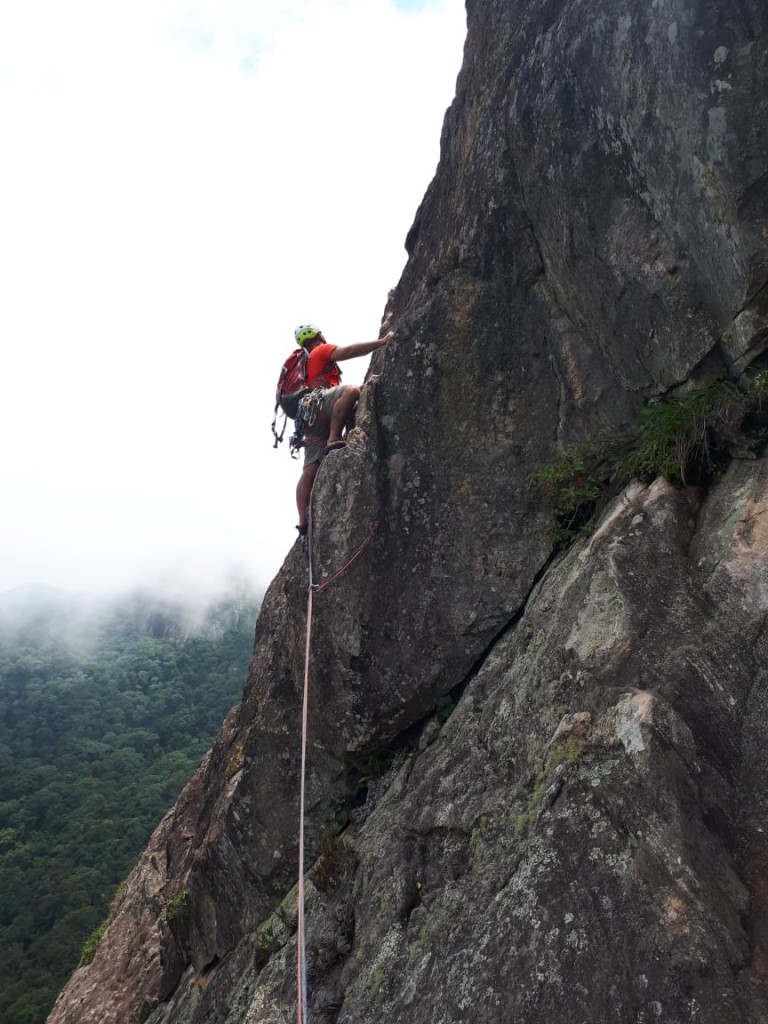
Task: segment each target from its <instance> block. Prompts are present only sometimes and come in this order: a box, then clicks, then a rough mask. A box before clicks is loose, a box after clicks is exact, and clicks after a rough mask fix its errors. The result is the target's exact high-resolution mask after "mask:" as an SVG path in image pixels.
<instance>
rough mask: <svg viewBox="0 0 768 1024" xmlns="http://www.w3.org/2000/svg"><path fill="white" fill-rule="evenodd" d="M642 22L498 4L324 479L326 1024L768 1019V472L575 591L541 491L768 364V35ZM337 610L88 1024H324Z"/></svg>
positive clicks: (666, 500)
mask: <svg viewBox="0 0 768 1024" xmlns="http://www.w3.org/2000/svg"><path fill="white" fill-rule="evenodd" d="M609 8H610V9H606V7H605V5H600V4H597V3H594V2H591V0H588V2H573V0H570V2H569V0H551V2H547V3H541V4H539V3H537V4H528V3H522V2H488V3H483V4H480V3H476V2H470V3H468V38H467V45H466V50H465V61H464V66H463V68H462V71H461V74H460V76H459V80H458V83H457V97H456V100H455V101H454V104H453V106H452V107H451V109H450V110H449V112H448V114H447V115H446V120H445V124H444V129H443V137H442V149H441V161H440V165H439V167H438V172H437V175H436V177H435V180H434V181H433V183H432V185H431V186H430V188H429V190H428V192H427V195H426V196H425V199H424V201H423V203H422V206H421V207H420V209H419V211H418V214H417V217H416V221H415V223H414V226H413V228H412V229H411V232H410V234H409V237H408V241H407V246H408V251H409V254H410V257H409V261H408V264H407V266H406V269H405V272H404V274H403V277H402V279H401V281H400V283H399V285H398V287H397V288H396V289H395V291H394V292H393V293H392V295H391V296H390V300H389V303H388V309H389V312H390V313H391V315H392V318H393V324H394V326H395V328H396V331H397V334H396V338H395V340H394V341H393V342H392V343H391V345H390V346H389V347H388V348H387V350H386V351H385V352H384V353H383V355H382V354H377V355H376V356H375V357H374V360H373V364H372V371H373V376H372V377H371V380H370V381H369V384H368V386H367V387H366V389H365V393H364V397H363V399H362V401H361V404H360V407H359V409H358V415H357V425H356V428H355V430H354V431H353V433H352V435H351V436H350V440H349V444H348V446H347V448H346V449H345V450H343V451H340V452H335V453H332V454H331V455H329V456H328V458H327V460H326V462H325V464H324V466H323V469H322V471H321V473H320V475H319V477H318V484H317V486H316V491H315V497H314V525H315V546H314V548H315V550H314V553H315V559H314V571H315V578H316V581H317V582H318V583H319V584H320V585H321V586H323V585H324V584H325V583H327V586H324V588H323V589H322V590H321V591H319V592H317V593H316V594H315V595H314V628H313V645H312V677H311V680H312V687H311V693H312V700H311V705H310V744H309V751H308V760H309V768H308V779H307V787H308V788H307V808H308V815H307V850H308V860H307V863H308V865H309V864H314V866H313V868H312V871H311V873H310V875H311V878H312V879H313V880H312V881H308V883H307V886H308V901H307V930H308V936H307V937H308V960H309V964H308V966H309V973H310V1005H311V1009H312V1013H313V1019H314V1020H317V1021H324V1022H326V1021H327V1022H328V1024H332V1022H338V1024H351V1022H352V1021H356V1022H365V1021H368V1020H371V1021H373V1020H374V1019H379V1018H381V1017H382V1016H383V1015H386V1016H388V1017H393V1018H395V1019H398V1020H401V1021H408V1022H414V1024H415V1022H421V1021H424V1022H425V1024H426V1022H429V1024H438V1022H441V1021H443V1022H450V1021H466V1020H470V1019H471V1020H473V1021H477V1022H479V1024H482V1022H484V1021H486V1020H487V1021H491V1020H493V1021H497V1020H499V1019H502V1020H505V1021H510V1022H518V1021H519V1022H521V1024H522V1022H523V1021H526V1022H529V1021H531V1020H542V1021H544V1020H546V1021H551V1022H558V1024H560V1022H563V1024H571V1022H573V1024H581V1022H582V1021H586V1020H589V1021H609V1020H610V1021H612V1022H613V1021H618V1022H620V1024H624V1022H626V1024H630V1022H632V1024H642V1022H651V1021H656V1020H661V1021H664V1022H665V1024H678V1022H680V1024H682V1022H684V1021H686V1022H687V1021H698V1022H708V1021H711V1022H713V1024H714V1022H715V1021H718V1022H723V1024H730V1022H737V1021H738V1022H745V1024H757V1022H759V1021H764V1020H765V1019H766V1017H768V996H767V993H766V985H768V896H767V895H766V886H765V877H766V868H768V846H766V838H765V837H766V835H768V802H767V801H768V798H766V795H765V794H766V792H768V788H767V786H766V784H767V783H768V757H767V756H766V749H768V744H767V743H766V724H767V723H766V714H768V699H767V698H766V696H765V694H766V682H765V678H766V666H767V665H768V659H767V657H766V649H765V644H766V641H765V622H766V611H768V567H767V566H766V545H767V544H768V526H766V524H767V523H768V516H766V515H765V511H766V509H768V470H767V469H766V462H765V461H764V460H763V459H754V460H750V461H735V462H733V463H732V464H731V466H730V468H729V469H728V471H727V472H726V473H725V474H724V475H723V476H722V478H721V479H719V480H717V481H716V482H715V483H714V484H713V486H712V487H711V488H710V489H709V491H707V492H704V491H694V490H692V489H689V490H686V491H678V490H674V489H672V488H671V487H670V486H669V485H667V484H664V483H663V482H661V481H657V482H656V483H654V484H652V485H651V486H649V487H646V486H641V485H639V484H638V485H633V486H632V487H630V488H629V489H628V490H626V491H625V493H624V494H623V495H622V496H621V498H620V499H619V500H617V501H616V502H615V503H614V505H613V506H611V508H610V509H608V510H607V511H606V513H605V515H604V516H603V518H602V520H601V523H600V526H599V528H598V529H597V531H596V532H595V534H594V535H593V536H592V537H591V538H590V539H589V540H588V541H582V542H580V544H578V545H577V546H575V547H574V548H572V549H571V550H570V551H569V552H567V553H565V554H560V555H557V556H554V555H553V553H552V551H551V549H550V545H549V543H548V541H547V540H546V539H545V534H544V531H543V530H542V526H543V524H544V519H545V512H544V510H543V509H542V507H541V503H540V500H539V497H538V495H537V494H536V492H535V491H534V490H533V489H532V488H531V487H530V482H529V478H530V474H531V473H532V472H533V471H534V470H535V469H537V468H539V467H540V466H541V465H543V464H544V463H546V462H547V461H548V460H550V459H551V458H552V457H553V455H554V453H555V452H556V451H557V450H558V448H559V446H561V445H563V444H566V443H568V442H570V441H573V440H577V439H581V438H586V437H591V436H594V435H595V434H596V433H597V432H599V431H600V430H602V429H603V428H604V427H606V426H618V427H622V426H626V425H627V424H629V423H632V422H634V420H635V419H636V417H637V415H638V412H639V410H640V409H641V407H642V406H643V404H644V402H645V401H647V400H648V399H649V398H652V397H654V396H658V395H660V394H664V393H665V392H667V391H668V390H670V389H672V388H674V387H676V386H677V385H679V384H682V383H684V382H686V381H689V380H693V381H695V380H697V379H700V378H702V377H704V376H706V375H708V374H711V373H717V372H728V371H730V372H731V373H732V374H733V375H738V374H740V373H741V372H742V371H743V369H744V368H745V366H746V365H748V364H749V363H750V362H752V363H754V362H755V360H757V361H759V360H760V359H761V358H762V351H763V348H764V347H765V345H766V343H767V342H768V316H767V315H766V308H768V307H766V304H765V283H766V280H767V279H768V147H767V146H766V141H765V140H766V137H768V132H767V131H766V129H767V128H768V70H767V68H768V56H767V54H768V46H767V43H766V40H767V38H768V33H767V32H766V27H767V26H766V20H767V19H768V11H767V10H766V8H765V5H764V4H762V3H757V0H754V2H750V0H743V2H741V3H740V4H739V5H737V7H736V8H730V7H726V6H725V5H722V4H719V3H715V2H713V0H691V2H689V3H687V4H684V5H682V6H681V5H680V4H667V3H659V4H654V5H652V6H649V5H647V4H641V3H640V2H639V0H624V2H622V3H618V4H614V5H609ZM339 570H341V573H340V575H338V576H336V575H335V574H336V573H337V572H339ZM307 582H308V580H307V570H306V559H305V553H304V550H303V548H302V544H301V542H297V544H296V546H295V547H294V549H293V550H292V551H291V552H290V553H289V555H288V557H287V559H286V562H285V564H284V566H283V568H282V570H281V572H280V573H279V574H278V576H277V577H276V578H275V580H274V581H273V583H272V585H271V586H270V588H269V590H268V592H267V595H266V597H265V600H264V605H263V608H262V612H261V615H260V618H259V622H258V623H257V628H256V641H255V648H254V657H253V661H252V664H251V667H250V672H249V676H248V680H247V683H246V687H245V692H244V699H243V702H242V704H241V705H240V706H239V707H238V708H236V709H234V710H233V712H232V713H231V714H230V716H229V717H228V719H227V721H226V723H225V725H224V727H223V729H222V731H221V733H220V734H219V736H218V737H217V740H216V742H215V744H214V747H213V748H212V750H211V751H210V752H209V754H208V755H207V756H206V758H205V759H204V761H203V763H202V764H201V766H200V768H199V770H198V772H197V773H196V775H195V776H194V778H193V779H192V780H191V782H190V783H189V785H188V786H187V788H186V789H185V791H184V793H183V794H182V796H181V798H180V800H179V802H178V804H177V806H176V807H175V808H174V809H173V810H172V811H171V812H170V813H169V815H168V816H167V817H166V818H165V819H164V821H163V822H162V824H161V825H160V826H159V828H158V830H157V831H156V833H155V835H154V836H153V837H152V840H151V841H150V844H149V847H148V849H147V851H146V853H145V854H144V855H143V857H142V859H141V861H140V863H139V865H138V866H137V868H136V870H135V872H134V873H133V874H132V875H131V877H130V878H129V879H128V883H127V887H126V893H125V895H124V897H123V898H122V900H121V902H120V904H119V906H118V907H117V908H116V911H115V916H114V920H113V921H112V923H111V925H110V927H109V928H108V929H107V932H106V934H105V937H104V939H103V941H102V944H101V946H100V948H99V950H98V951H97V953H96V956H95V958H94V960H93V962H92V964H91V965H90V966H88V967H84V968H81V969H79V970H78V971H76V972H75V974H74V975H73V977H72V979H71V980H70V982H69V984H68V986H67V987H66V989H65V990H64V992H63V993H62V995H61V997H60V999H59V1001H58V1002H57V1004H56V1006H55V1008H54V1010H53V1012H52V1014H51V1017H50V1021H51V1024H75V1022H81V1021H89V1020H93V1021H96V1020H98V1021H100V1022H103V1024H143V1022H144V1021H149V1022H150V1024H161V1022H163V1024H176V1022H189V1024H192V1022H194V1024H203V1022H206V1024H214V1022H216V1024H219V1022H221V1024H225V1022H226V1024H246V1022H247V1024H256V1022H263V1024H278V1022H282V1021H286V1022H287V1021H289V1020H291V1019H294V1017H295V974H296V963H295V951H294V941H295V929H296V907H295V891H293V886H294V884H295V876H296V865H297V812H298V788H299V786H298V768H299V749H300V732H299V730H300V717H301V697H302V686H303V673H304V643H305V626H306V603H307ZM348 821H349V822H350V823H349V824H346V827H345V823H346V822H348ZM340 833H341V838H340V839H339V834H340Z"/></svg>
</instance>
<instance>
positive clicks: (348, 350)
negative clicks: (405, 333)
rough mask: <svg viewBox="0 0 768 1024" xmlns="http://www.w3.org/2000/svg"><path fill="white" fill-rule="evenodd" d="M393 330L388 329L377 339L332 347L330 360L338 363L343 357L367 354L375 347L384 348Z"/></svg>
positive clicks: (352, 357)
mask: <svg viewBox="0 0 768 1024" xmlns="http://www.w3.org/2000/svg"><path fill="white" fill-rule="evenodd" d="M393 335H394V331H389V332H388V333H387V334H385V335H384V337H383V338H379V340H378V341H359V342H357V343H356V344H355V345H339V346H338V347H337V348H336V349H334V351H333V353H332V355H331V357H330V361H331V362H332V363H340V362H342V360H344V359H356V358H357V356H367V355H370V353H371V352H374V351H375V350H376V349H377V348H384V347H385V346H386V345H387V344H388V343H389V342H390V341H391V339H392V337H393Z"/></svg>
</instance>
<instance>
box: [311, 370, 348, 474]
mask: <svg viewBox="0 0 768 1024" xmlns="http://www.w3.org/2000/svg"><path fill="white" fill-rule="evenodd" d="M346 387H347V385H346V384H337V385H336V387H335V388H324V389H323V391H322V392H321V394H320V401H319V402H318V406H317V416H316V417H315V422H314V423H313V424H312V426H311V427H309V429H308V430H307V432H306V434H305V435H304V465H305V466H311V465H312V463H313V462H319V461H320V460H321V459H322V457H323V455H324V454H325V446H326V444H327V443H328V436H329V434H330V430H331V414H332V413H333V407H334V405H336V403H337V402H338V400H339V398H340V397H341V393H342V391H343V390H344V388H346Z"/></svg>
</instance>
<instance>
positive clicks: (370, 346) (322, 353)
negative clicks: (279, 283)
mask: <svg viewBox="0 0 768 1024" xmlns="http://www.w3.org/2000/svg"><path fill="white" fill-rule="evenodd" d="M393 333H394V332H393V331H389V332H388V333H387V334H385V335H384V337H383V338H379V339H378V341H361V342H358V343H357V344H355V345H341V346H336V345H330V344H329V343H328V342H327V341H326V340H325V338H324V337H323V332H322V331H321V330H320V328H319V327H315V326H314V325H313V324H301V325H300V326H299V327H297V328H296V331H295V335H296V344H297V345H300V346H301V347H302V348H305V349H306V350H307V352H308V353H309V357H308V359H307V370H306V379H307V386H308V387H310V388H312V390H313V391H321V394H320V395H319V396H318V398H317V400H316V401H317V404H316V406H315V408H316V414H315V420H314V423H313V424H312V425H311V426H310V427H309V428H308V429H307V432H306V434H305V436H304V469H303V470H302V473H301V476H300V477H299V483H298V486H297V487H296V504H297V505H298V509H299V525H298V526H297V527H296V529H297V530H298V531H299V534H300V536H302V537H303V536H304V535H305V534H306V532H307V520H308V514H309V499H310V497H311V495H312V485H313V484H314V482H315V477H316V476H317V471H318V469H319V468H320V462H321V461H322V459H323V457H324V456H325V455H326V454H327V453H328V452H330V451H334V450H336V449H337V448H343V447H344V446H345V445H346V443H347V442H346V441H345V440H344V439H343V437H342V436H341V435H342V431H343V430H344V427H345V425H346V423H347V421H348V420H349V418H350V416H351V415H352V412H353V410H354V408H355V406H356V405H357V401H358V399H359V398H360V388H358V387H354V386H352V385H350V384H342V383H341V371H340V370H339V367H338V365H337V364H338V363H340V362H342V361H343V360H345V359H356V358H357V357H358V356H367V355H369V354H370V353H371V352H374V351H375V350H376V349H377V348H384V347H385V346H386V345H387V344H388V343H389V341H390V340H391V338H392V336H393Z"/></svg>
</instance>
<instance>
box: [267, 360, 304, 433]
mask: <svg viewBox="0 0 768 1024" xmlns="http://www.w3.org/2000/svg"><path fill="white" fill-rule="evenodd" d="M308 359H309V353H308V352H307V350H306V349H304V348H297V349H295V351H293V352H291V354H290V355H289V356H288V358H287V359H286V360H285V362H284V363H283V366H282V369H281V370H280V376H279V378H278V381H277V391H276V392H275V412H277V410H278V408H280V409H282V410H283V412H284V413H285V414H286V416H290V417H291V419H295V418H296V413H297V412H298V411H299V402H300V400H301V399H302V398H303V397H304V395H306V393H307V391H309V388H308V387H307V360H308Z"/></svg>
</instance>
